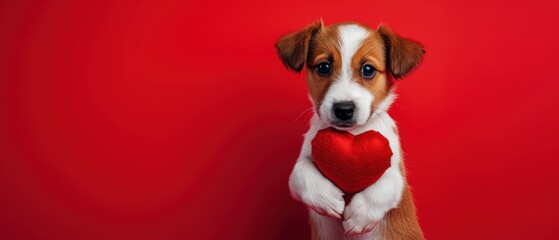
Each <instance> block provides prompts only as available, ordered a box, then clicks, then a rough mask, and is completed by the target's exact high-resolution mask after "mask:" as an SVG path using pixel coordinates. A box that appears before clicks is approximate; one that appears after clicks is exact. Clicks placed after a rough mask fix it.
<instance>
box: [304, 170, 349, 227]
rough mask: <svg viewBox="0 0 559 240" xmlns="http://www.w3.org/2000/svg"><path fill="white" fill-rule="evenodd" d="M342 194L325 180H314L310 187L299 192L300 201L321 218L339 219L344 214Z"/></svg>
mask: <svg viewBox="0 0 559 240" xmlns="http://www.w3.org/2000/svg"><path fill="white" fill-rule="evenodd" d="M343 195H344V193H343V192H342V191H341V190H340V189H339V188H338V187H336V185H334V184H333V183H332V182H330V181H328V180H327V179H325V178H321V179H315V181H314V182H313V184H312V186H310V187H308V188H306V190H305V191H303V192H301V195H300V196H301V201H302V202H303V203H305V204H306V205H307V206H308V207H310V208H311V209H312V210H314V211H315V212H317V213H318V214H320V215H323V216H329V217H333V218H339V219H341V215H342V213H343V212H344V207H345V200H344V197H343Z"/></svg>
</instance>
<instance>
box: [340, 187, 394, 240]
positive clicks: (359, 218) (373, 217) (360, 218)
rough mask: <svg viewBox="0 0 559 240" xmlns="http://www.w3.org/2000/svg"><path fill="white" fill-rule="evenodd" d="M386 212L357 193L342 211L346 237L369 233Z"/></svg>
mask: <svg viewBox="0 0 559 240" xmlns="http://www.w3.org/2000/svg"><path fill="white" fill-rule="evenodd" d="M385 213H386V211H385V210H384V209H380V208H378V206H377V207H375V206H374V205H373V204H372V203H371V201H368V199H367V198H366V197H365V195H364V194H363V193H357V194H355V195H354V196H353V198H352V199H351V202H350V203H349V205H347V206H346V207H345V210H344V214H343V215H344V222H343V226H344V231H345V233H346V234H347V235H357V234H361V233H366V232H370V231H372V230H373V228H374V227H375V226H376V225H377V224H378V222H379V221H380V220H381V219H382V218H383V217H384V214H385Z"/></svg>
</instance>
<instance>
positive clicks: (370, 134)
mask: <svg viewBox="0 0 559 240" xmlns="http://www.w3.org/2000/svg"><path fill="white" fill-rule="evenodd" d="M311 144H312V156H313V160H314V163H315V164H316V166H317V167H318V169H319V170H320V172H322V174H324V176H326V178H328V179H330V181H332V182H333V183H334V184H336V186H338V187H339V188H340V189H341V190H342V191H343V192H345V193H346V194H348V195H353V194H355V193H358V192H360V191H362V190H363V189H365V188H367V187H368V186H370V185H371V184H373V183H375V182H376V181H377V180H378V179H379V178H380V177H381V176H382V174H383V173H384V172H385V171H386V169H388V168H389V167H390V157H392V150H390V146H389V144H388V139H386V138H385V137H384V136H382V134H380V133H379V132H376V131H367V132H364V133H362V134H359V135H357V136H354V135H352V134H351V133H349V132H346V131H338V130H335V129H333V128H326V129H323V130H320V131H318V133H317V134H316V137H315V138H314V139H313V140H312V143H311Z"/></svg>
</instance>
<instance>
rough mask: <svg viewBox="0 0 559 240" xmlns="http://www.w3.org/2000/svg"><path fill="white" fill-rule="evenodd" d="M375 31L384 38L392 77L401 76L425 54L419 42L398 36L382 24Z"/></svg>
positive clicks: (411, 68) (417, 63)
mask: <svg viewBox="0 0 559 240" xmlns="http://www.w3.org/2000/svg"><path fill="white" fill-rule="evenodd" d="M377 32H378V33H379V34H380V36H381V37H382V38H383V39H384V45H385V49H386V62H387V64H388V67H389V68H390V72H391V73H392V76H394V78H396V79H399V78H402V77H404V76H405V75H406V74H408V73H410V72H411V71H412V70H413V69H414V68H416V67H417V66H419V64H420V63H421V60H422V59H423V54H425V50H424V49H423V46H421V44H420V43H419V42H416V41H414V40H411V39H407V38H403V37H400V36H398V35H397V34H395V33H393V32H392V30H390V28H388V27H386V26H382V25H381V26H380V27H379V28H378V30H377Z"/></svg>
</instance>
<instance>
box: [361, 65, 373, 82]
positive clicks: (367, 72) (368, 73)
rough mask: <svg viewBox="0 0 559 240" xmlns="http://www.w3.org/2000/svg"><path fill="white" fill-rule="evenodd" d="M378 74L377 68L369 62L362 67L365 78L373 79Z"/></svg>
mask: <svg viewBox="0 0 559 240" xmlns="http://www.w3.org/2000/svg"><path fill="white" fill-rule="evenodd" d="M376 74H377V70H376V69H375V68H374V67H373V66H371V65H369V64H365V65H363V67H361V75H363V77H364V78H365V79H372V78H373V77H374V76H375V75H376Z"/></svg>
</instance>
